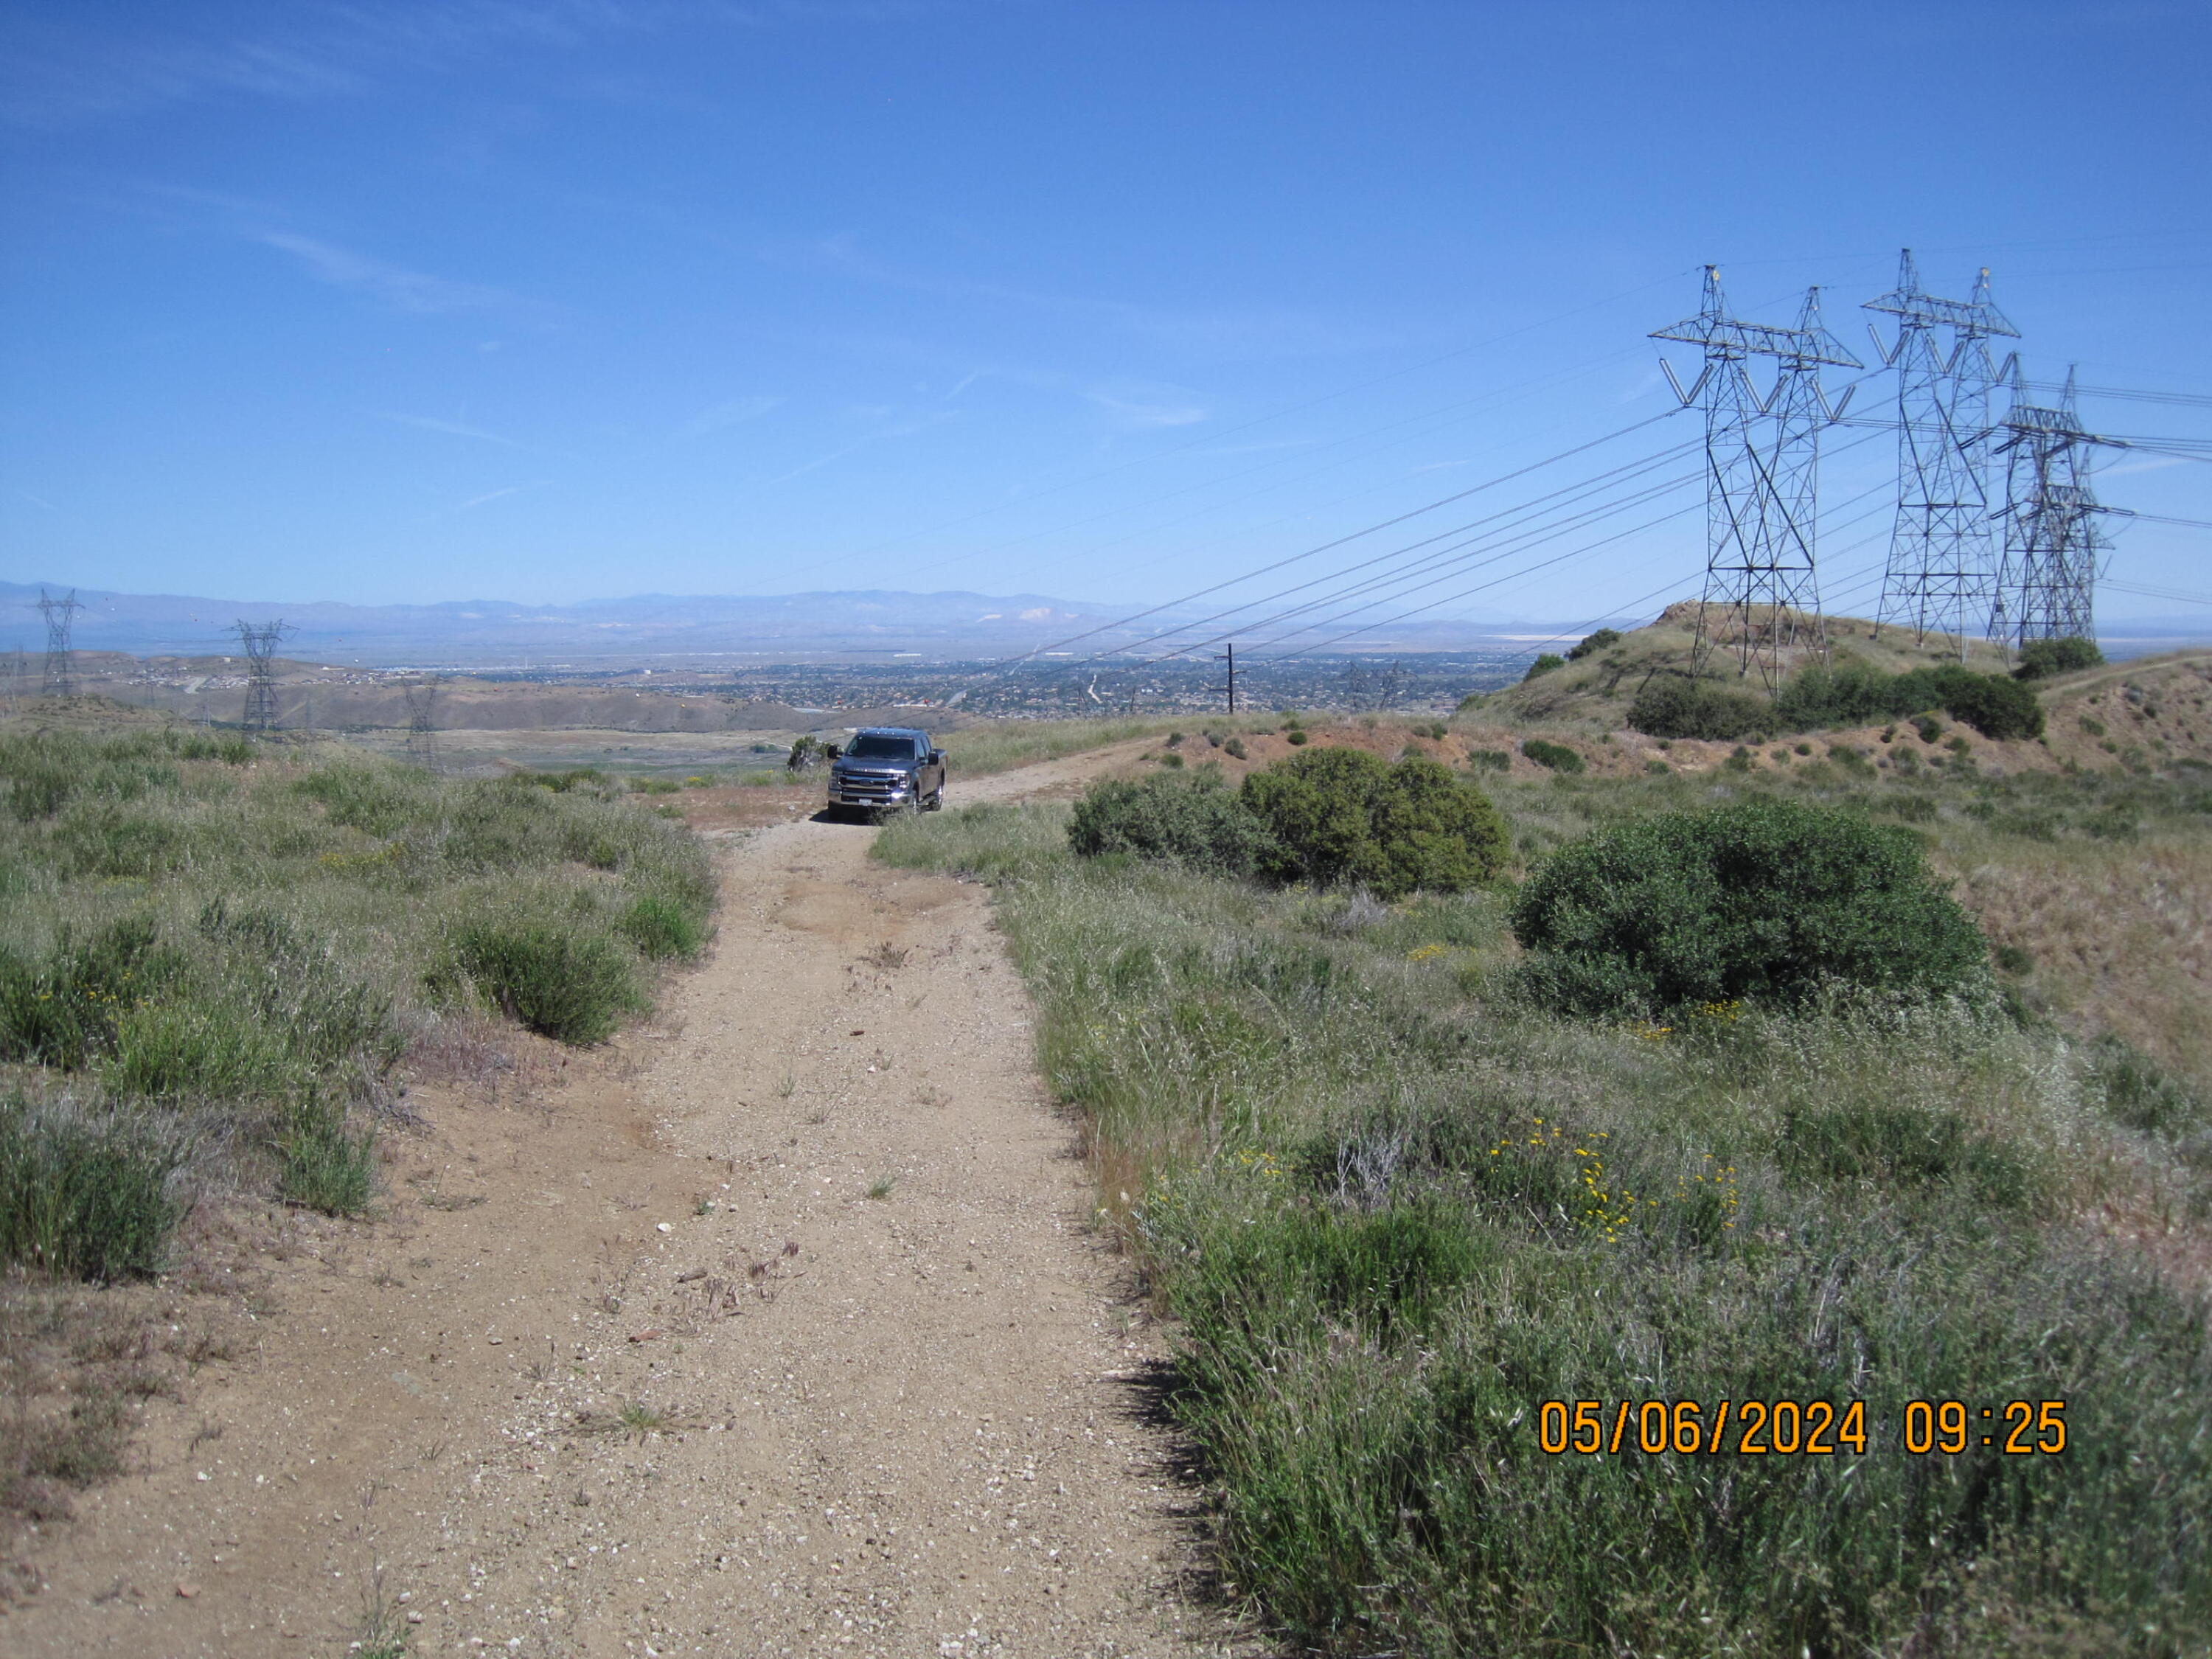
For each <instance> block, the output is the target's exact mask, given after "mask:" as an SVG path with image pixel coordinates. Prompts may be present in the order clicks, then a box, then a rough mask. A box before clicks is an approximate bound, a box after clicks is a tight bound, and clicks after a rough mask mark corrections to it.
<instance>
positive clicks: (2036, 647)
mask: <svg viewBox="0 0 2212 1659" xmlns="http://www.w3.org/2000/svg"><path fill="white" fill-rule="evenodd" d="M2104 661H2105V653H2103V652H2101V651H2100V650H2099V649H2098V648H2097V642H2096V641H2094V640H2085V639H2082V638H2081V636H2080V635H2074V636H2072V637H2070V638H2067V639H2063V640H2030V641H2027V643H2026V644H2025V645H2023V646H2021V648H2020V666H2019V667H2017V668H2015V669H2014V670H2013V671H2012V672H2013V678H2015V679H2020V680H2039V679H2041V678H2044V677H2045V676H2046V675H2050V674H2071V673H2073V672H2074V671H2076V670H2077V669H2082V668H2100V667H2102V666H2103V665H2104Z"/></svg>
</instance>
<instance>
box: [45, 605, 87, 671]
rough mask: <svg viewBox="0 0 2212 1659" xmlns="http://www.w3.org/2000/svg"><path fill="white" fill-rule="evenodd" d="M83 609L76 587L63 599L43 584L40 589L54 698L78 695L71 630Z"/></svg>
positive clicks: (47, 659)
mask: <svg viewBox="0 0 2212 1659" xmlns="http://www.w3.org/2000/svg"><path fill="white" fill-rule="evenodd" d="M83 609H84V607H83V606H82V605H79V604H78V603H77V599H76V589H75V588H74V587H72V588H71V589H70V591H69V596H68V597H67V598H66V599H56V598H55V597H54V596H53V595H52V594H51V593H49V592H46V589H45V588H43V587H42V588H40V590H39V614H40V616H42V617H45V618H46V696H50V697H73V696H76V677H75V676H74V675H72V674H71V673H70V629H71V628H73V627H74V626H75V625H76V613H77V612H78V611H82V610H83Z"/></svg>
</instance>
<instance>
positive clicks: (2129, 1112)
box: [2093, 1036, 2212, 1135]
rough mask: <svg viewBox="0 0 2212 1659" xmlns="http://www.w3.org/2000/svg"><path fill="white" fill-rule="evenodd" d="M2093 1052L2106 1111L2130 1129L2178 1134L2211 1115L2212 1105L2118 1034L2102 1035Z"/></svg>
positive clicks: (2196, 1125) (2203, 1121) (2187, 1130)
mask: <svg viewBox="0 0 2212 1659" xmlns="http://www.w3.org/2000/svg"><path fill="white" fill-rule="evenodd" d="M2093 1057H2094V1066H2095V1075H2096V1079H2097V1081H2098V1082H2099V1083H2100V1084H2101V1085H2103V1087H2104V1091H2105V1109H2106V1111H2107V1112H2109V1113H2110V1114H2111V1115H2112V1117H2113V1118H2114V1119H2115V1120H2116V1121H2119V1122H2121V1123H2124V1124H2125V1125H2127V1127H2129V1128H2130V1129H2140V1130H2142V1132H2144V1133H2147V1134H2162V1135H2179V1134H2185V1133H2188V1132H2189V1131H2191V1130H2192V1129H2197V1128H2199V1127H2202V1126H2203V1124H2204V1123H2205V1122H2206V1121H2207V1120H2208V1119H2212V1104H2208V1103H2206V1102H2205V1101H2203V1099H2200V1098H2199V1097H2197V1095H2196V1094H2195V1093H2194V1092H2193V1091H2191V1089H2190V1088H2189V1086H2188V1085H2186V1084H2185V1083H2183V1082H2182V1081H2181V1079H2179V1078H2177V1077H2175V1076H2173V1075H2172V1073H2169V1072H2167V1071H2166V1070H2165V1068H2163V1067H2162V1066H2160V1065H2159V1064H2158V1063H2157V1062H2156V1061H2154V1060H2152V1059H2151V1058H2150V1057H2149V1056H2148V1055H2147V1054H2142V1053H2141V1052H2140V1051H2139V1050H2137V1049H2136V1048H2130V1046H2129V1045H2128V1044H2127V1043H2125V1042H2122V1041H2120V1039H2119V1038H2118V1037H2114V1036H2107V1037H2105V1038H2102V1039H2100V1041H2099V1042H2098V1043H2097V1046H2096V1048H2095V1049H2094V1050H2093Z"/></svg>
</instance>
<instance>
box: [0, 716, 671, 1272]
mask: <svg viewBox="0 0 2212 1659" xmlns="http://www.w3.org/2000/svg"><path fill="white" fill-rule="evenodd" d="M0 894H4V895H5V896H6V902H5V904H4V906H0V1063H9V1064H11V1065H12V1066H13V1067H14V1068H15V1076H16V1079H17V1080H18V1081H19V1082H20V1083H21V1085H22V1086H23V1087H24V1089H25V1090H26V1091H27V1092H28V1093H29V1094H30V1095H31V1096H33V1097H58V1096H59V1095H60V1094H62V1093H64V1092H65V1093H67V1094H69V1095H70V1097H71V1098H75V1099H80V1100H83V1101H87V1102H90V1103H91V1105H90V1106H89V1107H88V1108H87V1109H88V1111H90V1112H91V1114H92V1115H91V1116H89V1117H86V1118H83V1119H82V1120H80V1119H78V1118H75V1117H70V1116H69V1115H67V1114H64V1115H62V1116H59V1117H55V1116H52V1115H41V1113H40V1111H38V1110H32V1109H25V1110H24V1111H23V1112H22V1113H19V1114H18V1115H17V1116H16V1117H15V1118H13V1119H11V1120H10V1123H11V1125H12V1126H13V1127H11V1128H10V1130H9V1133H10V1134H11V1135H12V1136H13V1137H14V1138H13V1139H10V1140H9V1142H8V1147H9V1151H8V1153H7V1156H8V1158H9V1159H10V1160H12V1164H11V1167H15V1168H20V1169H33V1168H42V1167H46V1166H45V1165H42V1164H40V1162H39V1160H40V1159H42V1158H44V1159H47V1160H49V1161H52V1160H59V1161H60V1163H61V1164H64V1165H66V1166H67V1167H69V1168H71V1169H76V1168H84V1169H93V1168H95V1167H100V1164H99V1160H100V1158H105V1157H107V1156H108V1155H109V1152H108V1151H107V1150H101V1149H109V1150H112V1146H114V1145H118V1144H120V1142H119V1141H118V1140H117V1139H116V1137H118V1136H119V1137H122V1139H125V1140H127V1139H130V1138H131V1137H132V1136H135V1135H143V1134H145V1133H150V1131H149V1129H148V1126H149V1125H157V1124H159V1123H161V1122H162V1121H179V1122H180V1121H185V1119H186V1118H188V1117H190V1118H193V1119H194V1120H195V1121H206V1120H207V1118H208V1115H209V1114H210V1113H213V1114H214V1115H216V1118H219V1119H220V1118H228V1120H229V1121H231V1124H232V1127H233V1128H234V1130H235V1131H236V1133H226V1134H225V1135H224V1136H222V1140H223V1141H224V1143H225V1144H226V1145H228V1146H230V1147H232V1148H233V1149H234V1158H236V1159H238V1160H240V1168H239V1170H238V1171H237V1173H238V1174H239V1175H240V1176H241V1177H243V1178H246V1179H248V1180H252V1181H260V1182H265V1183H266V1184H267V1185H268V1186H269V1187H270V1188H273V1189H274V1190H276V1191H277V1192H278V1193H280V1194H282V1195H283V1196H284V1197H286V1198H289V1199H290V1200H294V1201H296V1202H300V1203H305V1204H309V1205H312V1206H315V1207H318V1208H322V1209H327V1210H331V1211H337V1212H347V1211H354V1210H358V1209H361V1208H362V1207H363V1206H365V1205H367V1204H368V1202H369V1201H370V1200H371V1198H372V1196H373V1194H374V1168H375V1163H374V1132H375V1128H376V1118H375V1115H374V1110H373V1109H372V1108H373V1104H374V1102H375V1101H376V1100H377V1099H378V1098H380V1097H381V1094H382V1092H383V1090H382V1082H383V1079H385V1078H386V1076H387V1075H388V1074H389V1073H390V1072H391V1071H392V1067H393V1066H395V1065H396V1064H398V1061H399V1060H400V1058H401V1056H402V1054H403V1053H404V1050H405V1048H406V1047H407V1045H408V1043H409V1042H410V1036H411V1035H412V1034H414V1033H416V1032H419V1031H422V1030H424V1029H426V1028H427V1027H428V1026H429V1025H432V1024H435V1022H436V1021H437V1020H438V1019H440V1018H441V1017H442V1015H443V1012H445V1011H447V1010H452V1009H454V1008H457V1007H459V1006H464V1005H474V1006H481V1007H483V1008H487V1009H493V1010H504V1011H506V1012H508V1013H509V1014H511V1015H512V1016H513V1018H516V1019H518V1020H519V1021H520V1022H522V1023H524V1024H528V1025H530V1026H531V1027H532V1029H535V1030H540V1031H543V1032H544V1033H546V1034H547V1035H550V1036H556V1037H557V1038H559V1039H560V1040H562V1041H564V1042H598V1041H601V1040H604V1039H605V1037H606V1036H609V1035H610V1034H611V1032H612V1031H613V1030H615V1028H616V1027H617V1025H618V1024H619V1023H620V1022H621V1021H622V1020H623V1019H624V1018H628V1017H629V1016H630V1015H631V1014H633V1013H635V1012H638V1011H639V1010H640V1009H641V1008H642V1007H644V1006H647V1002H648V1000H649V993H650V989H651V984H652V969H651V963H653V962H655V961H659V960H665V959H668V958H671V957H683V956H686V955H690V954H693V953H696V951H697V950H698V949H699V948H700V947H701V945H702V944H703V942H704V940H705V938H706V933H707V927H708V917H709V915H710V913H711V910H712V908H713V903H714V881H713V876H712V872H711V869H710V867H709V865H708V860H707V856H706V854H705V852H704V849H703V848H702V845H701V844H700V843H699V842H697V841H696V838H694V837H693V836H690V833H689V832H688V831H686V830H684V829H682V828H680V827H679V826H677V825H673V824H671V823H668V822H666V821H665V820H664V819H662V818H659V817H656V816H654V815H653V814H652V813H651V812H650V811H647V810H646V809H644V808H642V807H641V806H638V805H632V804H630V803H629V802H628V801H626V800H625V799H623V794H622V792H621V791H619V790H618V789H617V788H616V787H613V786H611V785H607V784H606V783H605V781H604V780H600V779H598V778H596V777H595V776H592V775H562V776H559V777H556V778H554V779H551V780H549V781H538V780H533V779H529V778H525V779H522V780H518V781H459V780H449V779H441V778H437V777H434V776H432V775H428V774H427V773H423V772H420V771H416V770H412V769H408V768H406V767H403V766H398V765H395V764H392V763H386V762H382V761H378V760H374V759H371V758H368V757H362V756H359V755H356V754H349V753H348V752H345V751H343V750H319V751H313V752H310V753H307V754H304V755H303V754H301V752H300V751H298V750H289V749H276V748H263V747H257V746H255V745H253V744H248V743H246V742H245V741H243V740H241V739H236V738H226V739H222V740H210V739H208V738H204V737H203V736H201V735H199V734H196V733H191V732H179V731H176V730H172V729H161V728H155V729H145V730H137V731H125V732H109V733H104V734H103V733H100V732H88V731H82V730H70V729H21V728H19V729H10V730H5V731H0ZM165 1115H166V1116H165ZM94 1121H97V1122H98V1123H100V1124H105V1125H107V1126H109V1127H108V1128H103V1129H101V1130H100V1132H99V1133H98V1134H94V1133H93V1132H92V1131H90V1130H87V1129H84V1128H83V1127H82V1125H83V1123H86V1122H94ZM72 1125H75V1126H76V1127H71V1126H72ZM111 1129H112V1133H110V1131H111ZM88 1135H90V1136H91V1139H87V1136H88ZM103 1137H106V1138H104V1139H103ZM148 1145H149V1146H166V1145H167V1142H164V1141H161V1140H160V1139H159V1137H158V1136H155V1137H154V1138H153V1139H149V1141H148ZM164 1179H165V1180H166V1179H167V1177H166V1176H165V1177H164ZM140 1187H141V1188H144V1189H145V1190H146V1191H148V1192H150V1191H151V1188H146V1187H145V1183H143V1182H141V1183H140ZM134 1190H136V1189H134ZM165 1190H166V1188H165ZM145 1212H146V1215H147V1216H148V1218H149V1223H148V1225H149V1226H156V1224H159V1225H158V1226H156V1231H159V1230H160V1228H161V1227H166V1226H167V1225H170V1224H171V1223H173V1219H174V1216H173V1212H171V1211H170V1210H168V1209H165V1208H163V1207H162V1206H161V1205H159V1204H155V1203H154V1202H153V1201H152V1200H150V1199H148V1200H146V1205H145ZM54 1213H56V1214H58V1215H67V1214H74V1213H76V1212H73V1211H69V1210H68V1209H67V1207H66V1206H64V1209H63V1210H62V1211H57V1212H54ZM41 1225H45V1224H41ZM55 1225H64V1224H62V1223H57V1224H55ZM70 1225H73V1224H70ZM102 1225H105V1224H102ZM65 1230H66V1229H65ZM27 1238H28V1235H25V1236H24V1237H23V1239H18V1238H17V1237H15V1235H12V1234H11V1235H9V1243H7V1245H6V1247H5V1250H4V1255H6V1256H7V1258H8V1259H18V1258H21V1257H24V1256H25V1255H31V1256H33V1257H34V1258H35V1259H37V1260H39V1261H44V1262H46V1263H49V1264H52V1265H65V1264H66V1263H67V1262H69V1261H75V1260H76V1258H75V1257H74V1256H72V1255H71V1254H70V1250H69V1249H59V1250H57V1248H56V1247H55V1246H54V1245H53V1243H52V1241H51V1240H47V1241H46V1242H43V1243H40V1242H37V1241H32V1242H29V1243H26V1242H24V1239H27ZM124 1255H125V1256H127V1257H128V1259H129V1260H130V1261H131V1262H133V1263H135V1264H137V1265H136V1266H134V1267H132V1268H131V1271H143V1270H144V1264H145V1262H147V1261H150V1260H151V1259H152V1258H151V1257H150V1256H149V1255H147V1254H146V1253H145V1252H144V1251H138V1252H137V1254H135V1255H134V1254H131V1252H127V1251H126V1252H125V1253H124ZM121 1259H123V1258H122V1257H118V1256H115V1255H114V1254H113V1253H112V1252H109V1253H106V1254H102V1255H100V1261H101V1262H102V1263H107V1264H109V1265H105V1266H99V1267H96V1268H95V1267H84V1268H82V1270H84V1271H98V1272H100V1273H106V1272H109V1271H110V1270H111V1267H112V1262H113V1261H117V1260H121ZM72 1270H76V1269H72Z"/></svg>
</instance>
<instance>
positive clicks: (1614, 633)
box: [1567, 628, 1620, 662]
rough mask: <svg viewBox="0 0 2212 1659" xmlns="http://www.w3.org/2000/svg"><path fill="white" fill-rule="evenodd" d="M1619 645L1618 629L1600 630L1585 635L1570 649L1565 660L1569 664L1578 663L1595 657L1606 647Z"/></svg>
mask: <svg viewBox="0 0 2212 1659" xmlns="http://www.w3.org/2000/svg"><path fill="white" fill-rule="evenodd" d="M1619 644H1620V629H1617V628H1601V629H1598V630H1597V632H1596V633H1595V634H1589V635H1584V636H1583V641H1582V643H1581V644H1579V645H1577V646H1575V647H1572V648H1571V649H1570V650H1569V651H1568V653H1567V660H1568V661H1569V662H1580V661H1581V660H1582V659H1583V658H1584V657H1594V656H1595V655H1596V654H1597V653H1599V652H1601V651H1602V650H1604V649H1605V648H1606V647H1607V646H1609V645H1619Z"/></svg>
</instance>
